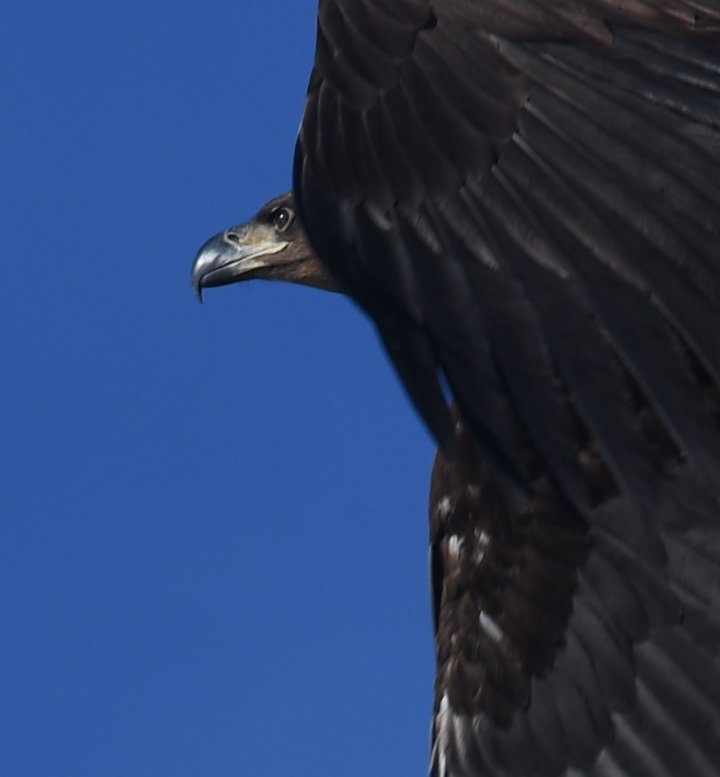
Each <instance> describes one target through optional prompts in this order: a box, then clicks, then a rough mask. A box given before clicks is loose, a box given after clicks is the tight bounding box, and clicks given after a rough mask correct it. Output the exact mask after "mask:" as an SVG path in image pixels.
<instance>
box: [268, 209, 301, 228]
mask: <svg viewBox="0 0 720 777" xmlns="http://www.w3.org/2000/svg"><path fill="white" fill-rule="evenodd" d="M294 220H295V214H294V213H293V212H292V211H291V210H290V209H289V208H277V209H276V210H274V211H273V212H272V223H273V226H274V227H275V229H277V231H278V232H284V231H285V230H286V229H287V228H288V227H289V226H290V225H291V224H292V223H293V221H294Z"/></svg>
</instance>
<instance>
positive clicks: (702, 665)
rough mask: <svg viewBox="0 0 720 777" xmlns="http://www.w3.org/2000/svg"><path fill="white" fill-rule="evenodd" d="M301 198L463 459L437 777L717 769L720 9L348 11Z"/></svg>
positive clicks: (450, 459) (442, 583)
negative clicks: (449, 398)
mask: <svg viewBox="0 0 720 777" xmlns="http://www.w3.org/2000/svg"><path fill="white" fill-rule="evenodd" d="M294 186H295V192H296V197H297V202H298V207H299V212H300V216H301V218H302V221H303V224H304V226H305V227H306V230H307V233H308V236H309V239H310V241H311V243H312V245H313V247H314V248H315V250H316V251H317V253H318V255H319V256H320V257H321V259H322V260H323V261H324V262H325V263H327V265H328V266H329V268H330V270H331V271H332V273H333V275H335V276H336V277H337V278H338V279H339V280H340V281H341V282H342V283H343V285H344V286H345V287H346V288H347V289H349V290H350V293H351V294H352V295H353V296H354V297H355V299H356V300H357V301H358V302H359V304H360V305H361V306H362V307H363V308H364V309H365V310H366V312H367V313H369V315H370V316H372V318H373V319H374V321H375V323H376V324H377V327H378V330H379V332H380V336H381V338H382V340H383V343H384V344H385V347H386V349H387V350H388V353H389V355H390V357H391V358H392V360H393V363H394V364H395V367H396V368H397V370H398V372H399V374H400V376H401V378H402V380H403V381H404V383H405V385H406V387H407V389H408V392H409V394H410V396H411V398H412V400H413V401H414V403H415V405H416V407H417V408H418V410H419V412H420V413H421V415H422V416H423V418H424V419H425V421H426V423H427V424H428V425H429V427H430V429H431V430H432V431H433V433H434V434H435V435H436V437H437V438H438V440H439V441H440V443H441V446H442V450H441V452H440V453H439V455H438V459H437V462H436V465H435V470H434V475H433V487H432V494H431V543H432V558H433V586H434V598H433V601H434V604H435V624H436V652H437V670H438V674H437V683H436V699H435V718H434V724H433V747H432V755H431V769H432V774H433V775H435V777H477V775H479V774H486V775H489V776H490V777H510V776H511V775H513V777H517V776H519V775H525V776H526V777H551V776H554V775H557V776H559V777H580V775H592V776H593V777H621V776H622V777H628V775H633V777H641V776H642V775H648V776H649V775H653V777H660V776H662V775H667V777H670V776H671V775H677V774H679V773H683V774H687V775H689V777H709V776H710V775H712V774H713V769H715V771H716V768H715V767H714V764H717V763H718V762H720V754H719V753H718V748H719V747H720V744H719V743H720V708H719V706H718V703H717V702H716V699H718V698H720V663H719V661H718V655H719V654H720V607H719V606H718V601H720V486H719V485H718V484H719V482H720V481H718V474H720V473H718V467H719V466H720V399H719V397H720V312H719V307H720V249H719V248H718V245H720V0H653V1H652V2H651V1H650V0H583V2H577V1H576V0H544V2H538V1H537V0H484V1H483V2H479V1H477V2H473V1H472V0H436V1H435V2H432V3H431V2H430V0H397V2H393V3H387V2H383V1H382V0H321V3H320V10H319V22H318V45H317V53H316V60H315V67H314V71H313V75H312V78H311V83H310V89H309V93H308V99H307V102H306V106H305V114H304V118H303V123H302V126H301V130H300V135H299V139H298V145H297V150H296V157H295V173H294ZM445 383H446V384H447V385H448V386H449V388H450V391H451V393H452V395H453V398H454V400H455V405H456V408H455V409H454V410H452V411H451V410H449V409H448V407H447V402H446V398H445V395H444V391H443V385H444V384H445Z"/></svg>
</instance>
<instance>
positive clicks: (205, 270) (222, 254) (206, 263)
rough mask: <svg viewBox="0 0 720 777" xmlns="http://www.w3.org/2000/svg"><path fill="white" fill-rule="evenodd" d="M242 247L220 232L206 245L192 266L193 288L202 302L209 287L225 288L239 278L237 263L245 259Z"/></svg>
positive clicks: (198, 253) (225, 233)
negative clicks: (224, 286)
mask: <svg viewBox="0 0 720 777" xmlns="http://www.w3.org/2000/svg"><path fill="white" fill-rule="evenodd" d="M240 248H241V247H240V246H239V245H238V244H237V243H236V242H232V241H230V240H228V239H227V232H220V233H218V234H217V235H215V236H214V237H211V238H210V240H208V241H207V243H205V244H204V245H203V246H202V247H201V248H200V250H199V251H198V252H197V255H196V256H195V261H194V262H193V264H192V272H191V276H190V277H191V280H192V287H193V289H194V291H195V294H196V295H197V298H198V299H199V300H200V302H202V290H203V289H204V288H207V287H208V286H223V285H224V284H227V283H232V282H233V281H234V280H236V277H237V267H236V266H237V263H238V262H241V261H242V259H243V252H242V251H241V250H239V249H240Z"/></svg>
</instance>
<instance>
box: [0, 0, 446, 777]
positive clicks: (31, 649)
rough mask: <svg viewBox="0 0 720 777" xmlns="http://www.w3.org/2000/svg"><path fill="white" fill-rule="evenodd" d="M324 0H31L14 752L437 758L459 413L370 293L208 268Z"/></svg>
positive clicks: (7, 127) (15, 117) (12, 100)
mask: <svg viewBox="0 0 720 777" xmlns="http://www.w3.org/2000/svg"><path fill="white" fill-rule="evenodd" d="M315 6H316V3H315V0H278V2H275V3H268V2H266V0H241V1H239V0H238V1H237V2H232V3H231V2H219V1H213V0H208V1H206V2H203V3H199V2H195V3H189V2H174V3H169V2H168V3H161V2H157V1H156V0H143V2H139V1H138V0H123V2H92V3H91V2H85V0H78V1H77V2H74V3H71V4H60V3H56V2H52V3H51V2H33V0H5V2H4V3H3V14H2V16H3V21H2V26H1V27H0V97H1V103H0V104H1V105H2V108H1V110H2V143H0V181H1V185H0V239H1V241H2V243H1V244H2V250H3V270H4V272H3V276H4V277H3V283H2V285H1V286H0V319H1V320H0V324H1V325H2V331H3V333H4V335H3V337H2V338H1V339H0V358H1V360H2V367H3V374H2V378H0V408H1V411H0V412H1V413H2V433H1V434H0V461H1V465H0V510H1V512H2V518H1V519H0V629H1V634H2V636H0V732H2V734H1V735H0V774H2V775H7V777H40V776H41V775H42V777H49V776H50V775H52V777H64V776H65V775H67V776H68V777H84V776H85V775H92V776H93V777H105V776H108V777H110V776H112V777H116V776H117V777H120V776H123V777H146V776H148V777H149V776H150V775H152V776H153V777H163V776H164V775H168V776H169V777H170V776H171V777H190V776H192V777H202V776H204V775H212V776H213V777H215V776H217V777H224V776H225V775H233V777H235V776H237V775H251V774H253V775H263V777H275V776H278V777H287V776H288V775H293V777H303V776H305V775H307V776H308V777H310V775H312V777H318V776H322V775H332V776H333V777H337V775H343V777H353V776H354V775H362V777H367V775H370V774H371V775H373V777H386V776H387V777H390V776H391V775H392V777H398V776H399V775H418V774H423V773H424V772H425V770H426V763H427V750H428V728H429V718H430V710H431V700H432V698H431V697H432V680H433V657H432V639H431V619H430V604H429V594H428V590H427V519H426V512H427V491H428V473H429V468H430V463H431V458H432V445H431V443H430V440H429V438H428V436H427V434H426V432H425V431H424V429H423V428H422V427H421V425H420V423H419V421H418V420H417V419H416V417H415V415H414V413H413V411H412V410H411V408H410V407H409V405H408V402H407V401H406V399H405V397H404V395H403V393H402V391H401V389H400V387H399V385H398V382H397V380H396V378H395V376H394V375H393V374H392V372H391V370H390V367H389V366H388V364H387V361H386V359H385V357H384V355H383V354H382V352H381V350H380V347H379V345H378V342H377V339H376V336H375V334H374V332H373V329H372V327H371V325H370V324H369V323H368V322H367V321H366V320H365V319H364V318H363V317H362V316H361V315H360V313H359V312H358V311H357V310H356V309H355V308H354V307H353V306H352V305H351V304H350V303H349V302H348V301H346V300H343V299H341V298H339V297H337V296H334V295H327V294H323V293H322V292H317V291H313V290H307V289H299V288H294V287H281V286H273V285H272V284H266V283H259V282H256V283H251V284H245V285H239V286H234V287H229V288H224V289H211V290H209V292H208V293H207V295H206V304H204V305H202V306H201V305H198V304H197V302H196V301H195V299H194V298H193V295H192V293H191V289H190V284H189V270H190V263H191V260H192V258H193V255H194V253H195V251H196V249H197V247H198V246H199V245H200V244H201V243H202V242H204V240H205V239H206V238H207V237H209V236H210V235H211V234H213V233H214V232H216V231H218V230H219V229H221V228H223V227H225V226H228V225H230V224H233V223H237V222H238V221H241V220H244V219H246V218H248V217H249V216H251V215H252V213H253V212H254V211H255V210H256V209H257V207H258V206H259V205H260V204H262V203H263V202H264V201H265V200H266V199H268V198H269V197H271V196H273V195H275V194H278V193H280V192H281V191H284V190H285V189H286V188H288V186H289V183H290V167H291V158H292V151H293V145H294V139H295V133H296V130H297V126H298V123H299V120H300V113H301V108H302V101H303V97H304V93H305V86H306V83H307V77H308V71H309V65H310V62H311V58H312V49H313V34H314V15H315Z"/></svg>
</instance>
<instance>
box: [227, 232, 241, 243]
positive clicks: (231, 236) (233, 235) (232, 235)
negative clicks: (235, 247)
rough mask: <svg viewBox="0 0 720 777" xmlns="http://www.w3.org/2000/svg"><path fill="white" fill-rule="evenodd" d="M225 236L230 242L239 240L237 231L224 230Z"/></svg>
mask: <svg viewBox="0 0 720 777" xmlns="http://www.w3.org/2000/svg"><path fill="white" fill-rule="evenodd" d="M225 237H226V239H227V240H229V241H230V242H231V243H239V242H240V235H238V233H237V232H226V233H225Z"/></svg>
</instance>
